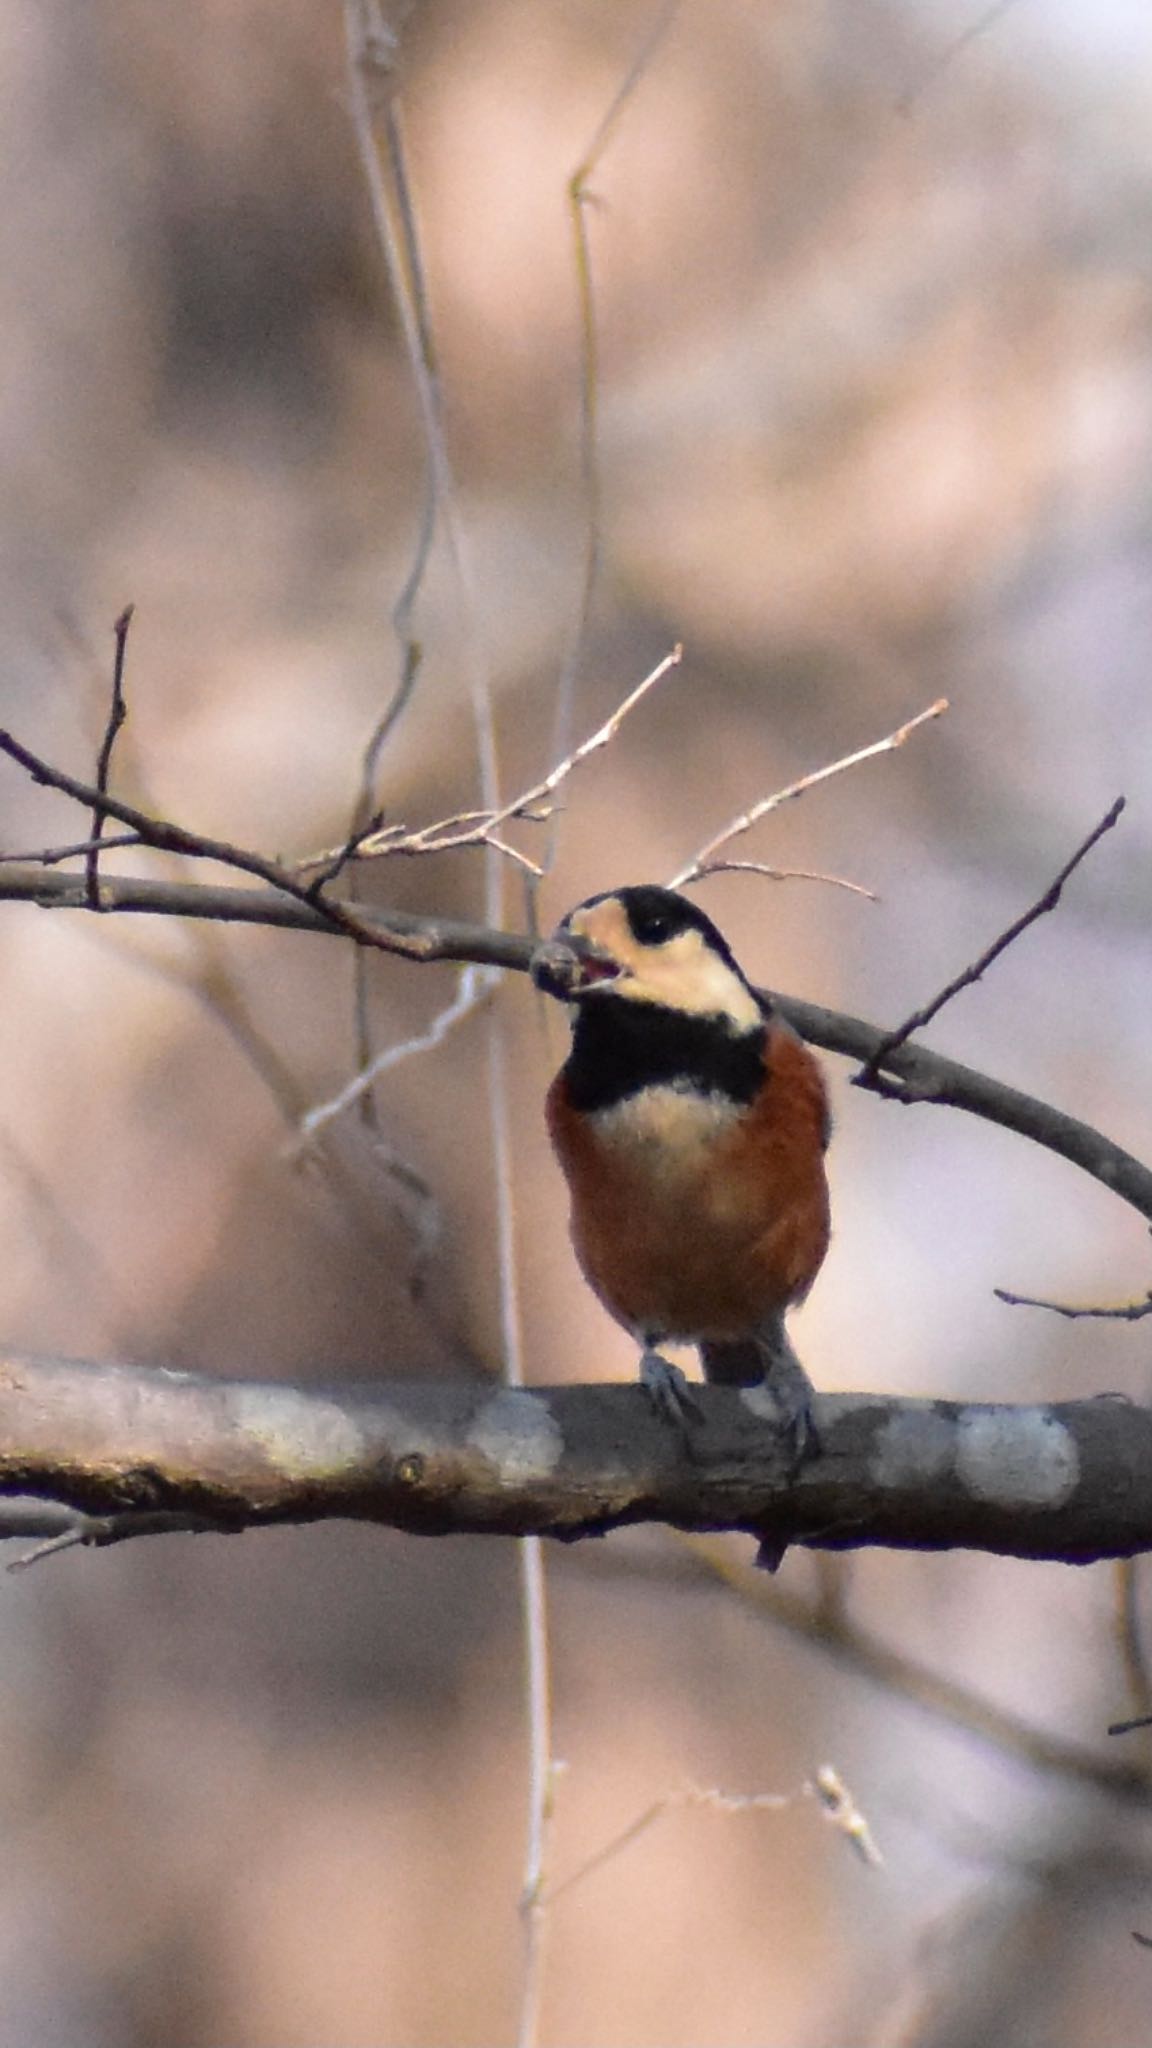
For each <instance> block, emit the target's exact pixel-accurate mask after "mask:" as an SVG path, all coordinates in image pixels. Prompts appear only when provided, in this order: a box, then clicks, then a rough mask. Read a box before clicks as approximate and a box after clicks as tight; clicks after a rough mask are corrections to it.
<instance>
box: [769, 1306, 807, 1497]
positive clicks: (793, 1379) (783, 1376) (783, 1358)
mask: <svg viewBox="0 0 1152 2048" xmlns="http://www.w3.org/2000/svg"><path fill="white" fill-rule="evenodd" d="M755 1344H756V1349H757V1351H758V1352H759V1354H760V1357H761V1358H762V1360H763V1364H764V1384H765V1386H766V1387H767V1389H768V1392H769V1393H770V1394H771V1396H772V1401H773V1405H774V1406H775V1409H776V1412H777V1415H778V1416H779V1418H780V1434H781V1436H782V1438H783V1439H784V1442H785V1444H786V1446H787V1448H788V1450H789V1452H790V1455H791V1460H792V1469H793V1472H794V1473H796V1472H799V1470H800V1468H801V1466H803V1465H806V1464H807V1463H808V1460H809V1459H810V1458H816V1457H818V1456H819V1454H820V1432H819V1429H818V1428H817V1425H816V1405H815V1404H816V1389H815V1387H814V1386H813V1385H812V1382H811V1380H810V1379H809V1377H808V1375H807V1373H806V1372H805V1370H804V1367H803V1366H802V1365H801V1363H800V1360H799V1359H798V1358H797V1356H796V1353H795V1351H794V1350H793V1348H792V1343H791V1339H790V1338H789V1336H788V1332H787V1331H786V1329H785V1328H784V1318H783V1316H779V1315H778V1316H774V1317H773V1318H772V1319H771V1321H769V1322H766V1323H764V1324H763V1325H762V1326H761V1328H760V1329H759V1330H758V1331H757V1332H756V1337H755Z"/></svg>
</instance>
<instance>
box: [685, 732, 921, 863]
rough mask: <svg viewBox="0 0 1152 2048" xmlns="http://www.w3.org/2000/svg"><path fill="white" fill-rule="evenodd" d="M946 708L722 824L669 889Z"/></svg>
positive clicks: (886, 750) (889, 750)
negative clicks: (773, 815) (783, 808)
mask: <svg viewBox="0 0 1152 2048" xmlns="http://www.w3.org/2000/svg"><path fill="white" fill-rule="evenodd" d="M947 709H948V699H947V697H938V698H937V700H936V702H935V704H929V706H928V708H927V710H925V711H920V712H918V713H917V715H916V717H915V718H910V719H909V720H908V721H907V723H906V724H905V725H900V726H897V728H896V731H895V732H890V733H889V734H888V735H887V737H886V738H884V739H882V740H874V741H873V742H872V745H871V746H869V747H861V748H859V750H858V751H857V752H856V753H855V754H845V755H844V757H843V759H842V760H839V761H832V762H830V763H829V765H828V766H827V767H826V768H817V769H816V770H815V771H814V772H813V773H812V774H811V775H802V776H801V777H800V778H799V780H798V781H797V782H790V783H789V784H788V786H787V788H786V789H778V790H776V791H775V793H774V794H773V795H772V796H766V797H763V798H762V799H761V801H760V802H759V803H757V804H753V806H752V808H751V810H749V811H742V812H741V813H740V816H739V817H737V818H733V819H732V820H731V821H730V823H729V824H727V825H725V827H724V830H723V831H722V832H718V833H717V834H716V837H715V838H714V839H710V840H709V841H708V843H707V845H705V846H702V847H701V848H700V850H699V852H698V853H696V854H694V855H693V857H692V859H691V860H690V861H689V862H688V864H687V866H686V867H683V868H681V870H680V872H679V874H677V875H673V877H672V880H671V881H670V882H669V884H668V887H669V888H670V889H686V888H687V887H688V885H689V884H690V883H691V882H695V881H696V880H698V878H699V877H700V876H701V875H702V874H704V873H705V871H706V870H707V869H708V868H709V867H710V866H711V864H712V860H713V857H714V855H716V854H717V853H719V851H720V848H721V847H722V846H727V845H728V844H729V842H730V841H731V840H733V839H739V838H740V837H741V836H742V835H743V834H744V833H745V832H750V831H751V830H752V827H753V826H754V825H758V824H759V823H760V820H761V818H766V817H767V816H768V815H769V813H770V812H771V811H778V810H779V809H780V806H781V804H786V803H791V802H792V800H793V798H795V797H798V796H804V795H805V793H806V792H807V791H808V790H810V789H815V788H816V787H817V785H818V784H819V783H821V782H829V781H830V780H831V778H832V777H833V776H834V775H843V774H844V772H845V770H846V769H849V768H858V767H859V766H860V763H861V762H862V761H872V760H875V759H876V757H877V755H879V754H891V753H893V752H894V751H895V749H896V748H897V747H902V746H903V745H904V742H905V740H906V739H908V738H909V736H910V734H912V733H914V732H915V731H916V730H917V728H918V727H919V726H921V725H927V723H928V722H929V720H930V719H934V718H940V717H942V715H943V713H944V712H945V711H947Z"/></svg>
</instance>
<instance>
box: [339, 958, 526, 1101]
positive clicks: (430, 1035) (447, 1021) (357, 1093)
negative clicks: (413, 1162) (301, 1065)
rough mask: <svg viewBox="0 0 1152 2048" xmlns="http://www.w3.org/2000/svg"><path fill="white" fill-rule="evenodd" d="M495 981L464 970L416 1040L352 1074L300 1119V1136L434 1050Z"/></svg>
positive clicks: (489, 993) (394, 1047)
mask: <svg viewBox="0 0 1152 2048" xmlns="http://www.w3.org/2000/svg"><path fill="white" fill-rule="evenodd" d="M498 980H499V976H495V977H494V976H493V973H492V970H491V969H490V968H489V969H484V968H482V967H465V968H464V970H463V972H462V973H461V975H460V979H459V982H458V984H457V988H456V994H455V995H454V997H453V998H452V1001H451V1002H450V1003H448V1004H447V1005H446V1007H445V1008H444V1009H443V1010H440V1011H438V1012H437V1014H436V1016H435V1017H433V1019H432V1022H431V1024H430V1025H429V1026H428V1029H427V1030H426V1031H421V1032H419V1033H418V1034H417V1036H416V1037H415V1038H405V1039H403V1040H402V1041H401V1042H400V1043H399V1044H397V1045H388V1046H385V1048H384V1050H383V1051H382V1052H378V1053H377V1054H376V1056H375V1058H374V1059H373V1060H371V1061H370V1062H369V1064H368V1066H366V1067H365V1068H364V1069H363V1070H362V1072H361V1073H359V1074H355V1075H353V1078H352V1079H351V1081H349V1082H348V1084H347V1086H346V1087H344V1088H342V1089H341V1090H340V1092H339V1094H338V1095H333V1096H332V1097H330V1099H329V1100H328V1101H327V1102H321V1103H318V1104H317V1106H316V1108H315V1109H310V1110H309V1111H308V1114H307V1116H305V1117H302V1118H301V1122H300V1135H301V1137H302V1138H305V1139H308V1138H314V1137H315V1136H316V1133H317V1132H318V1131H320V1130H322V1129H323V1127H324V1125H325V1124H328V1123H331V1122H332V1120H333V1118H335V1117H338V1116H342V1115H343V1114H344V1111H345V1110H347V1109H350V1108H351V1107H352V1105H353V1104H354V1103H356V1102H358V1101H359V1100H360V1097H361V1096H362V1095H363V1094H364V1091H365V1089H368V1088H371V1087H372V1085H373V1083H374V1082H375V1081H378V1080H379V1078H380V1076H381V1074H386V1073H389V1072H390V1071H391V1069H392V1068H393V1067H398V1066H401V1065H403V1063H404V1062H405V1061H406V1060H410V1059H414V1058H415V1057H416V1056H417V1055H418V1054H420V1053H425V1052H433V1051H435V1049H436V1047H437V1046H438V1045H442V1044H443V1043H444V1040H445V1039H446V1038H447V1037H448V1035H449V1033H450V1032H452V1031H454V1030H455V1029H456V1026H457V1025H458V1024H462V1023H463V1022H464V1020H465V1018H466V1017H471V1016H472V1015H473V1013H474V1012H475V1011H476V1010H478V1009H479V1008H480V1006H481V1004H483V1003H485V1002H487V1001H488V1000H489V999H490V998H491V996H492V994H493V992H494V990H495V987H496V983H497V981H498Z"/></svg>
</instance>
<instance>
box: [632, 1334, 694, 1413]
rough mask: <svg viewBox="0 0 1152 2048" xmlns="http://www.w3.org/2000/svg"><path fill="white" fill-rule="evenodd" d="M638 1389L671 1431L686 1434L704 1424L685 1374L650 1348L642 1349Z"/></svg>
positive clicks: (690, 1383) (690, 1384) (689, 1381)
mask: <svg viewBox="0 0 1152 2048" xmlns="http://www.w3.org/2000/svg"><path fill="white" fill-rule="evenodd" d="M640 1385H641V1386H642V1387H643V1389H644V1391H645V1393H646V1394H647V1396H648V1399H649V1400H650V1401H651V1403H652V1406H653V1408H654V1409H655V1410H656V1413H657V1415H658V1416H659V1417H660V1418H661V1420H662V1421H663V1422H667V1423H669V1424H671V1426H672V1428H673V1429H678V1430H681V1431H687V1430H689V1429H691V1427H692V1425H693V1424H694V1423H700V1422H702V1421H703V1420H704V1410H703V1409H702V1407H701V1405H700V1403H699V1401H698V1400H697V1399H696V1396H695V1394H694V1393H693V1391H692V1382H691V1380H690V1379H689V1378H688V1375H687V1373H683V1372H681V1370H680V1367H679V1366H678V1365H673V1364H672V1363H671V1361H670V1360H669V1359H667V1358H661V1356H660V1353H659V1352H658V1351H653V1350H652V1349H651V1348H649V1347H645V1350H644V1353H643V1356H642V1357H641V1360H640Z"/></svg>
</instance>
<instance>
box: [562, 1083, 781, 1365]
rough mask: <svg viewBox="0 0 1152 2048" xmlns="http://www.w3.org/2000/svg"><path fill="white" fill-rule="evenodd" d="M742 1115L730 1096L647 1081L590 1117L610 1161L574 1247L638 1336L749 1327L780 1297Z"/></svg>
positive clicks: (689, 1335) (763, 1196)
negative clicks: (743, 1159)
mask: <svg viewBox="0 0 1152 2048" xmlns="http://www.w3.org/2000/svg"><path fill="white" fill-rule="evenodd" d="M740 1115H741V1112H740V1110H739V1109H738V1108H737V1106H736V1105H734V1104H733V1103H731V1102H729V1101H728V1100H726V1099H725V1098H723V1097H715V1096H713V1097H701V1096H699V1095H693V1094H689V1093H687V1092H686V1091H683V1090H679V1089H674V1088H651V1089H645V1090H644V1091H643V1093H641V1094H639V1095H637V1096H633V1097H630V1098H629V1099H628V1100H627V1101H626V1102H624V1103H620V1104H618V1105H616V1106H615V1107H614V1108H612V1109H611V1110H607V1111H602V1112H600V1113H599V1114H598V1115H597V1116H596V1117H595V1118H594V1119H593V1124H594V1135H595V1141H596V1149H597V1151H598V1153H599V1154H600V1156H601V1158H602V1159H603V1160H604V1162H605V1165H608V1164H609V1163H610V1165H611V1173H610V1175H606V1176H605V1189H606V1192H605V1193H604V1194H603V1196H602V1197H601V1198H599V1199H598V1200H597V1201H596V1203H595V1204H594V1205H588V1204H585V1205H584V1207H583V1212H582V1214H581V1217H580V1222H579V1226H578V1229H577V1230H576V1232H575V1245H576V1252H577V1256H578V1257H579V1259H580V1263H581V1265H582V1267H583V1269H584V1272H585V1275H586V1277H587V1279H588V1281H589V1283H590V1284H591V1286H592V1287H593V1288H594V1289H595V1291H596V1293H597V1294H598V1295H599V1296H600V1299H601V1300H602V1301H603V1303H604V1305H605V1307H606V1308H607V1309H608V1310H609V1311H610V1313H611V1314H612V1315H614V1316H615V1317H616V1319H617V1321H619V1322H621V1323H623V1324H625V1326H626V1327H627V1328H629V1329H631V1330H632V1331H634V1332H635V1333H637V1334H639V1335H641V1336H643V1335H653V1336H661V1337H667V1338H677V1337H678V1338H683V1339H685V1340H691V1341H697V1340H699V1339H701V1338H709V1339H717V1340H722V1339H724V1338H730V1337H738V1336H745V1335H747V1334H748V1333H749V1332H750V1331H751V1330H753V1329H755V1328H756V1327H757V1326H758V1324H759V1323H760V1322H761V1321H762V1319H763V1317H764V1316H765V1315H766V1314H768V1313H770V1312H771V1311H772V1309H773V1308H774V1307H775V1306H777V1303H778V1299H779V1288H778V1286H777V1285H776V1284H775V1282H774V1280H773V1278H772V1276H771V1275H770V1274H766V1272H765V1270H764V1262H763V1258H762V1256H761V1251H760V1247H761V1245H762V1243H763V1240H764V1236H765V1232H766V1230H770V1228H771V1225H772V1221H773V1216H772V1201H771V1190H770V1188H768V1187H767V1186H766V1185H765V1184H764V1180H763V1176H762V1175H761V1176H756V1177H750V1176H749V1175H748V1173H747V1172H745V1171H743V1170H741V1166H740V1145H739V1125H740Z"/></svg>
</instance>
